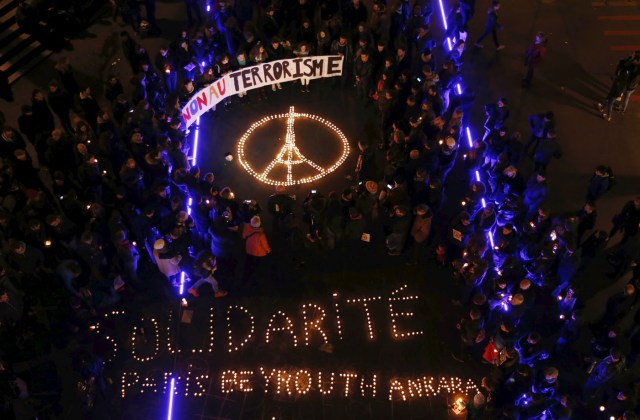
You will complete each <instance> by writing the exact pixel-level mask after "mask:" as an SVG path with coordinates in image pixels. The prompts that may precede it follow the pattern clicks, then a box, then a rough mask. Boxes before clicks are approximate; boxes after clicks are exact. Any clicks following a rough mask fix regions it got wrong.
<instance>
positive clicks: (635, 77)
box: [614, 50, 640, 114]
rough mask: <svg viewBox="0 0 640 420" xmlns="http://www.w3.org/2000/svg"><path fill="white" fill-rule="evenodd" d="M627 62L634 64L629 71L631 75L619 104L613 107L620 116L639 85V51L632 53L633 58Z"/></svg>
mask: <svg viewBox="0 0 640 420" xmlns="http://www.w3.org/2000/svg"><path fill="white" fill-rule="evenodd" d="M627 60H632V61H633V62H634V65H633V67H632V69H631V74H630V75H629V80H628V81H627V85H626V86H625V88H624V91H623V92H622V97H621V99H620V103H619V104H616V106H615V107H614V109H615V110H616V111H619V112H621V113H622V114H624V112H625V111H626V110H627V106H628V105H629V98H630V97H631V94H633V92H634V91H635V90H636V88H637V87H638V84H639V83H640V50H637V51H635V52H634V53H633V56H631V57H629V58H628V59H627ZM630 67H631V66H630Z"/></svg>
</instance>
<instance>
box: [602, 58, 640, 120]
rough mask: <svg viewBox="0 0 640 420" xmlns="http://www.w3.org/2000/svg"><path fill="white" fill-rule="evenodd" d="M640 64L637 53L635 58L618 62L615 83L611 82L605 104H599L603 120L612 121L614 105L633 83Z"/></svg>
mask: <svg viewBox="0 0 640 420" xmlns="http://www.w3.org/2000/svg"><path fill="white" fill-rule="evenodd" d="M639 64H640V54H639V55H638V56H637V57H636V54H635V53H634V55H633V56H631V57H629V58H627V59H624V60H620V61H619V62H618V66H617V67H616V72H615V74H614V75H613V81H612V82H611V88H609V93H608V94H607V97H606V98H605V100H604V103H603V102H598V103H597V107H598V111H600V113H601V114H602V118H604V119H605V120H607V121H611V112H612V111H613V105H614V104H615V103H616V101H617V100H618V98H619V97H621V96H622V94H623V93H624V91H625V89H626V88H627V86H629V82H630V81H631V82H632V80H631V78H632V77H631V76H632V73H636V72H637V71H638V70H637V68H638V65H639ZM636 79H637V78H636ZM636 84H637V81H636ZM632 85H633V83H632ZM629 95H631V94H629Z"/></svg>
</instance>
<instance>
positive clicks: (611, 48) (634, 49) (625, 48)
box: [609, 45, 640, 51]
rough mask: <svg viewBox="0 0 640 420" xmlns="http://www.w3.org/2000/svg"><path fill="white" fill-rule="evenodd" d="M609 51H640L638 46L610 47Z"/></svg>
mask: <svg viewBox="0 0 640 420" xmlns="http://www.w3.org/2000/svg"><path fill="white" fill-rule="evenodd" d="M609 50H610V51H636V50H640V45H612V46H610V47H609Z"/></svg>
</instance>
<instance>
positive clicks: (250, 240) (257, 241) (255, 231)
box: [242, 216, 271, 285]
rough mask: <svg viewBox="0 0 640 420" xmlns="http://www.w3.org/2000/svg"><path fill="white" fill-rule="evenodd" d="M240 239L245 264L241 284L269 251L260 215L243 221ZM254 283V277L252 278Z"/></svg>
mask: <svg viewBox="0 0 640 420" xmlns="http://www.w3.org/2000/svg"><path fill="white" fill-rule="evenodd" d="M242 239H244V240H245V253H246V257H245V264H244V274H243V277H242V278H243V282H242V283H243V285H245V284H246V283H247V281H248V280H249V279H252V277H253V275H254V274H255V272H256V270H257V269H258V267H259V265H260V263H261V261H262V260H263V259H264V258H265V257H266V256H267V255H269V253H271V247H270V246H269V241H268V240H267V235H266V233H265V232H264V229H263V228H262V220H261V219H260V216H253V217H252V218H251V221H250V222H249V223H245V224H244V226H243V228H242ZM252 280H253V281H252V282H253V283H256V280H255V279H252Z"/></svg>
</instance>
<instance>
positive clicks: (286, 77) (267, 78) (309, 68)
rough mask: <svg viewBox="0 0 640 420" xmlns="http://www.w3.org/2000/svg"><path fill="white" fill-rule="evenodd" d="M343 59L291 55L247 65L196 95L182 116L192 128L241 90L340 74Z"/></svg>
mask: <svg viewBox="0 0 640 420" xmlns="http://www.w3.org/2000/svg"><path fill="white" fill-rule="evenodd" d="M342 62H343V60H342V57H341V56H339V55H321V56H310V57H305V58H288V59H284V60H276V61H271V62H268V63H261V64H257V65H255V66H250V67H244V68H242V69H240V70H236V71H234V72H231V73H227V74H225V75H224V76H222V77H221V78H220V79H218V80H216V81H215V82H213V83H212V84H211V85H209V86H207V87H206V88H204V89H201V90H200V91H199V92H198V93H196V94H195V95H193V96H192V97H191V99H190V100H189V103H187V105H186V106H185V107H184V108H182V118H183V119H184V122H185V124H186V125H187V128H188V127H189V126H190V125H191V124H193V122H195V121H196V120H197V119H198V118H199V117H200V116H202V114H204V113H205V112H207V111H209V110H210V109H211V108H213V107H214V106H215V105H217V104H218V103H220V102H221V101H222V100H223V99H225V98H227V97H229V96H232V95H236V94H238V93H240V92H245V91H248V90H251V89H257V88H261V87H263V86H269V85H272V84H274V83H283V82H291V81H293V80H298V79H302V78H307V79H319V78H321V77H333V76H340V75H341V74H342Z"/></svg>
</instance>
